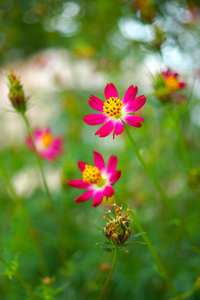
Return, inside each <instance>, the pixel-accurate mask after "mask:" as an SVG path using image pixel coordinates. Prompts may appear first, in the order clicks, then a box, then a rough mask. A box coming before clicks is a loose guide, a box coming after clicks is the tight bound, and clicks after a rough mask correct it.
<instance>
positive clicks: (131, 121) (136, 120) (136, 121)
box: [123, 115, 144, 127]
mask: <svg viewBox="0 0 200 300" xmlns="http://www.w3.org/2000/svg"><path fill="white" fill-rule="evenodd" d="M123 120H124V122H125V123H127V124H128V125H131V126H134V127H141V126H142V124H140V122H142V121H144V119H143V118H141V117H138V116H131V115H127V116H125V117H124V118H123Z"/></svg>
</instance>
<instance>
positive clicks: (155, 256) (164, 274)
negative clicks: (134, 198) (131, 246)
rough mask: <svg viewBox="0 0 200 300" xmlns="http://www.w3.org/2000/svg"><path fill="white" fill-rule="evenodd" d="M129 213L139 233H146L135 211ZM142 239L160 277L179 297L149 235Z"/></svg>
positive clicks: (121, 200)
mask: <svg viewBox="0 0 200 300" xmlns="http://www.w3.org/2000/svg"><path fill="white" fill-rule="evenodd" d="M115 195H116V197H117V199H118V200H119V202H121V203H122V204H123V205H124V207H125V208H126V209H127V207H128V206H127V204H126V202H125V201H124V200H123V199H122V198H121V197H120V196H119V195H118V194H116V193H115ZM129 213H130V216H131V218H132V220H133V221H134V223H135V226H136V228H137V230H138V231H139V232H145V230H144V228H143V226H142V224H141V223H140V221H139V220H138V218H137V216H136V214H135V213H134V212H133V211H131V210H129ZM142 238H143V240H144V242H145V244H146V246H147V248H148V249H149V252H150V253H151V255H152V257H153V259H154V260H155V262H156V264H157V266H158V269H159V270H160V275H161V276H162V277H163V278H164V279H165V280H166V282H168V284H169V286H170V289H171V290H172V292H173V293H174V294H175V295H177V296H178V295H179V292H178V290H177V289H176V287H175V285H174V284H173V282H172V280H171V278H170V276H169V275H168V273H167V271H166V269H165V266H164V265H163V263H162V261H161V259H160V257H159V256H158V254H157V252H156V250H155V248H154V247H153V245H152V243H151V241H150V239H149V237H148V235H147V234H143V235H142Z"/></svg>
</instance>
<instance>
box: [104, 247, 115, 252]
mask: <svg viewBox="0 0 200 300" xmlns="http://www.w3.org/2000/svg"><path fill="white" fill-rule="evenodd" d="M102 249H103V251H105V252H112V251H114V250H115V248H103V247H102Z"/></svg>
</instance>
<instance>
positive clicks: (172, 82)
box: [164, 76, 180, 92]
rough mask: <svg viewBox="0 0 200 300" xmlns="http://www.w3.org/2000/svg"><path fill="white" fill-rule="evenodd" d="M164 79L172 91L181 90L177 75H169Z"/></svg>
mask: <svg viewBox="0 0 200 300" xmlns="http://www.w3.org/2000/svg"><path fill="white" fill-rule="evenodd" d="M164 81H165V84H166V86H167V87H168V89H169V90H170V91H171V92H173V91H177V90H179V88H180V85H179V81H178V79H177V77H174V76H169V77H167V78H166V79H165V80H164Z"/></svg>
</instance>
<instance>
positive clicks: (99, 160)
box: [93, 151, 105, 171]
mask: <svg viewBox="0 0 200 300" xmlns="http://www.w3.org/2000/svg"><path fill="white" fill-rule="evenodd" d="M93 153H94V165H95V167H97V168H98V169H99V170H100V171H103V170H105V163H104V159H103V157H102V155H101V154H100V153H98V152H95V151H93Z"/></svg>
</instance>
